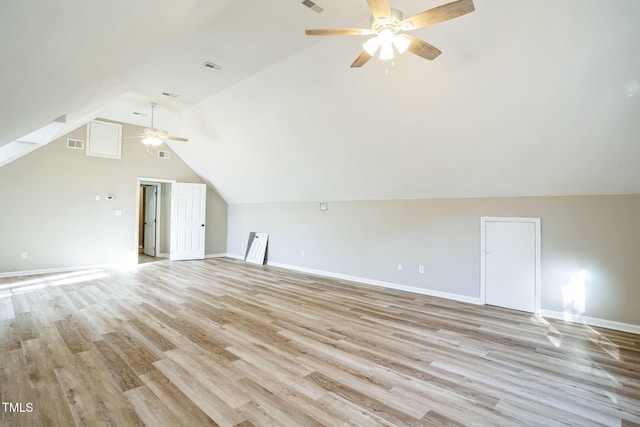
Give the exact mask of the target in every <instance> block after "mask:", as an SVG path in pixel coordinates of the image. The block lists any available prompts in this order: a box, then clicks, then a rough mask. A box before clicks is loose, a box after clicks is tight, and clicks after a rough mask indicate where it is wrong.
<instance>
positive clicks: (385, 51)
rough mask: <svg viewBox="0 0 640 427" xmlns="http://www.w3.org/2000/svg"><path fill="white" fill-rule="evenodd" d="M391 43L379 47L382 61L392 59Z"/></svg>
mask: <svg viewBox="0 0 640 427" xmlns="http://www.w3.org/2000/svg"><path fill="white" fill-rule="evenodd" d="M393 56H394V54H393V45H392V44H383V45H382V46H381V47H380V59H382V60H383V61H388V60H389V59H393Z"/></svg>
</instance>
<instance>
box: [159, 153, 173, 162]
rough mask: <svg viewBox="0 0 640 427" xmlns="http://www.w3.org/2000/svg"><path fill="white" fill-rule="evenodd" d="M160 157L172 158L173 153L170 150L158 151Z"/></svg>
mask: <svg viewBox="0 0 640 427" xmlns="http://www.w3.org/2000/svg"><path fill="white" fill-rule="evenodd" d="M158 157H159V158H161V159H167V160H168V159H170V158H171V153H170V152H169V151H158Z"/></svg>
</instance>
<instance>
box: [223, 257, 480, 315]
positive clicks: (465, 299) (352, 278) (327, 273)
mask: <svg viewBox="0 0 640 427" xmlns="http://www.w3.org/2000/svg"><path fill="white" fill-rule="evenodd" d="M231 257H233V258H239V259H242V258H241V257H238V256H237V255H236V256H235V257H234V256H231ZM267 265H269V266H273V267H280V268H286V269H288V270H295V271H299V272H301V273H308V274H315V275H316V276H323V277H330V278H332V279H340V280H348V281H350V282H356V283H362V284H365V285H372V286H380V287H382V288H387V289H395V290H398V291H405V292H413V293H415V294H421V295H428V296H432V297H437V298H446V299H449V300H453V301H460V302H466V303H470V304H481V302H480V298H473V297H468V296H466V295H458V294H452V293H448V292H442V291H436V290H432V289H424V288H416V287H414V286H406V285H400V284H397V283H391V282H384V281H381V280H374V279H367V278H365V277H357V276H349V275H347V274H340V273H333V272H330V271H324V270H316V269H313V268H306V267H298V266H296V265H289V264H282V263H279V262H269V261H267Z"/></svg>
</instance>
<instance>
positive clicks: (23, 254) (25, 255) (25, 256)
mask: <svg viewBox="0 0 640 427" xmlns="http://www.w3.org/2000/svg"><path fill="white" fill-rule="evenodd" d="M20 257H21V258H22V259H27V258H29V254H28V253H27V252H22V253H21V254H20Z"/></svg>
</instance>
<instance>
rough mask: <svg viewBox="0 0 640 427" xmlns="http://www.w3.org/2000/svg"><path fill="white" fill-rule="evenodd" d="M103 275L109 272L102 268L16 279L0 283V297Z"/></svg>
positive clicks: (90, 279) (79, 281)
mask: <svg viewBox="0 0 640 427" xmlns="http://www.w3.org/2000/svg"><path fill="white" fill-rule="evenodd" d="M105 277H109V274H107V273H105V272H104V271H103V270H102V269H92V270H80V271H74V272H71V273H63V274H54V275H51V276H41V277H37V278H35V279H30V280H22V281H16V282H12V283H7V284H4V285H0V298H8V297H11V296H12V295H20V294H25V293H28V292H33V291H36V290H38V289H43V288H48V287H53V286H64V285H71V284H74V283H84V282H90V281H92V280H98V279H103V278H105Z"/></svg>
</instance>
